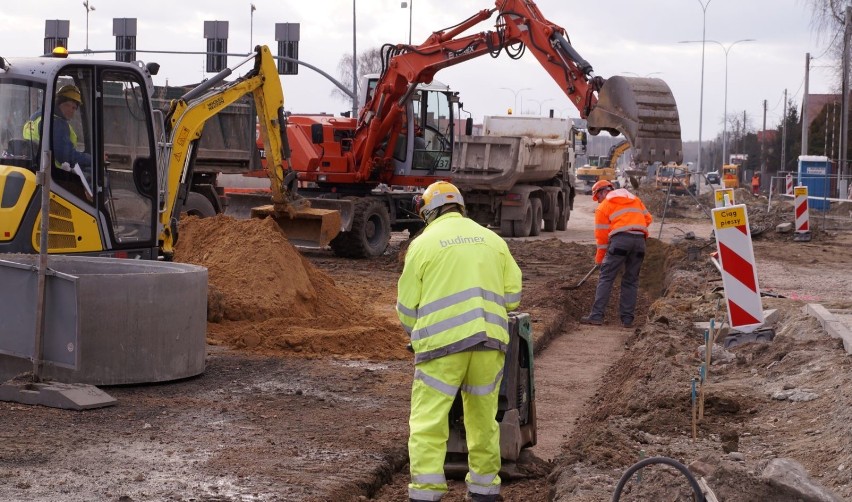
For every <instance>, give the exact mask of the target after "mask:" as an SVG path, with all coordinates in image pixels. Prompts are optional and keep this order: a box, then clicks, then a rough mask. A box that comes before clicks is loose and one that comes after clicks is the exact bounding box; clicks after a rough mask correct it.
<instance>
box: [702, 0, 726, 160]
mask: <svg viewBox="0 0 852 502" xmlns="http://www.w3.org/2000/svg"><path fill="white" fill-rule="evenodd" d="M711 1H712V0H707V3H704V2H702V1H701V0H698V3H699V4H701V97H700V98H699V99H700V102H699V104H698V172H699V173H700V172H702V170H701V157H702V154H703V153H704V152H703V151H702V144H701V129H702V127H703V125H704V40H705V39H706V38H707V7H708V6H709V5H710V2H711ZM723 163H724V162H723Z"/></svg>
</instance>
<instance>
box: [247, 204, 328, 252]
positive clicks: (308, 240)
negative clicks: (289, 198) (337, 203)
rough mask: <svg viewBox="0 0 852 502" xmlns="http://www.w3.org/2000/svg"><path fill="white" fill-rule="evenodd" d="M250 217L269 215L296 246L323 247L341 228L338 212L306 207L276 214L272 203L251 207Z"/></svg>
mask: <svg viewBox="0 0 852 502" xmlns="http://www.w3.org/2000/svg"><path fill="white" fill-rule="evenodd" d="M251 217H252V218H266V217H271V218H273V219H274V220H275V222H276V223H278V226H279V227H281V230H283V231H284V234H285V235H287V240H288V241H290V244H292V245H294V246H297V247H308V248H316V247H325V246H327V245H328V244H329V243H330V242H331V241H332V239H334V238H335V237H337V234H339V233H340V230H341V218H340V212H339V211H335V210H332V209H317V208H313V207H306V208H302V209H299V210H298V211H296V212H294V213H292V214H276V213H275V209H274V208H273V206H272V204H267V205H265V206H259V207H255V208H252V210H251Z"/></svg>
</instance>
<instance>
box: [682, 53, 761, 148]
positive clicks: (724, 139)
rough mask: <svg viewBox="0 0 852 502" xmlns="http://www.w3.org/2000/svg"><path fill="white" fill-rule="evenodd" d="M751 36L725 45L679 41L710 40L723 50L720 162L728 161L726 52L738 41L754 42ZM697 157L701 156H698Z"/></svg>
mask: <svg viewBox="0 0 852 502" xmlns="http://www.w3.org/2000/svg"><path fill="white" fill-rule="evenodd" d="M754 41H755V39H753V38H743V39H741V40H737V41H736V42H731V43H730V44H728V45H727V46H725V44H723V43H721V42H719V41H716V40H703V41H702V40H685V41H683V42H681V43H685V44H686V43H698V42H701V43H702V44H703V43H704V42H712V43H714V44H716V45H718V46H719V47H721V48H722V50H723V51H724V52H725V109H724V112H723V118H722V120H723V122H722V164H726V163H727V162H728V160H727V159H728V53H729V52H730V51H731V48H732V47H733V46H735V45H737V44H738V43H740V42H754ZM699 158H701V157H700V156H699Z"/></svg>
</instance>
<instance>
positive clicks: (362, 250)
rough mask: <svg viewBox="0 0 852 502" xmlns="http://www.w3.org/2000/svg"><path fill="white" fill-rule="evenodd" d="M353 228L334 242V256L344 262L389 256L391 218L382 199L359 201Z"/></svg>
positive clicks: (357, 200) (342, 233) (339, 235)
mask: <svg viewBox="0 0 852 502" xmlns="http://www.w3.org/2000/svg"><path fill="white" fill-rule="evenodd" d="M354 205H355V211H354V215H353V217H352V227H351V228H350V230H349V231H346V232H340V233H339V234H338V235H337V237H335V238H334V239H333V240H332V241H331V244H330V245H331V249H332V251H334V254H335V255H337V256H340V257H342V258H373V257H375V256H380V255H381V254H382V253H384V252H385V249H387V247H388V243H389V242H390V234H391V226H390V216H389V215H388V210H387V208H386V207H385V204H384V203H383V202H382V201H381V200H378V199H371V198H369V197H362V198H358V199H355V204H354Z"/></svg>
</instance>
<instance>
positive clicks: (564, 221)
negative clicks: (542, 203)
mask: <svg viewBox="0 0 852 502" xmlns="http://www.w3.org/2000/svg"><path fill="white" fill-rule="evenodd" d="M570 217H571V210H570V209H568V207H567V206H566V205H565V201H564V200H560V201H559V216H557V217H556V230H566V229H567V228H568V219H569V218H570Z"/></svg>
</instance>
